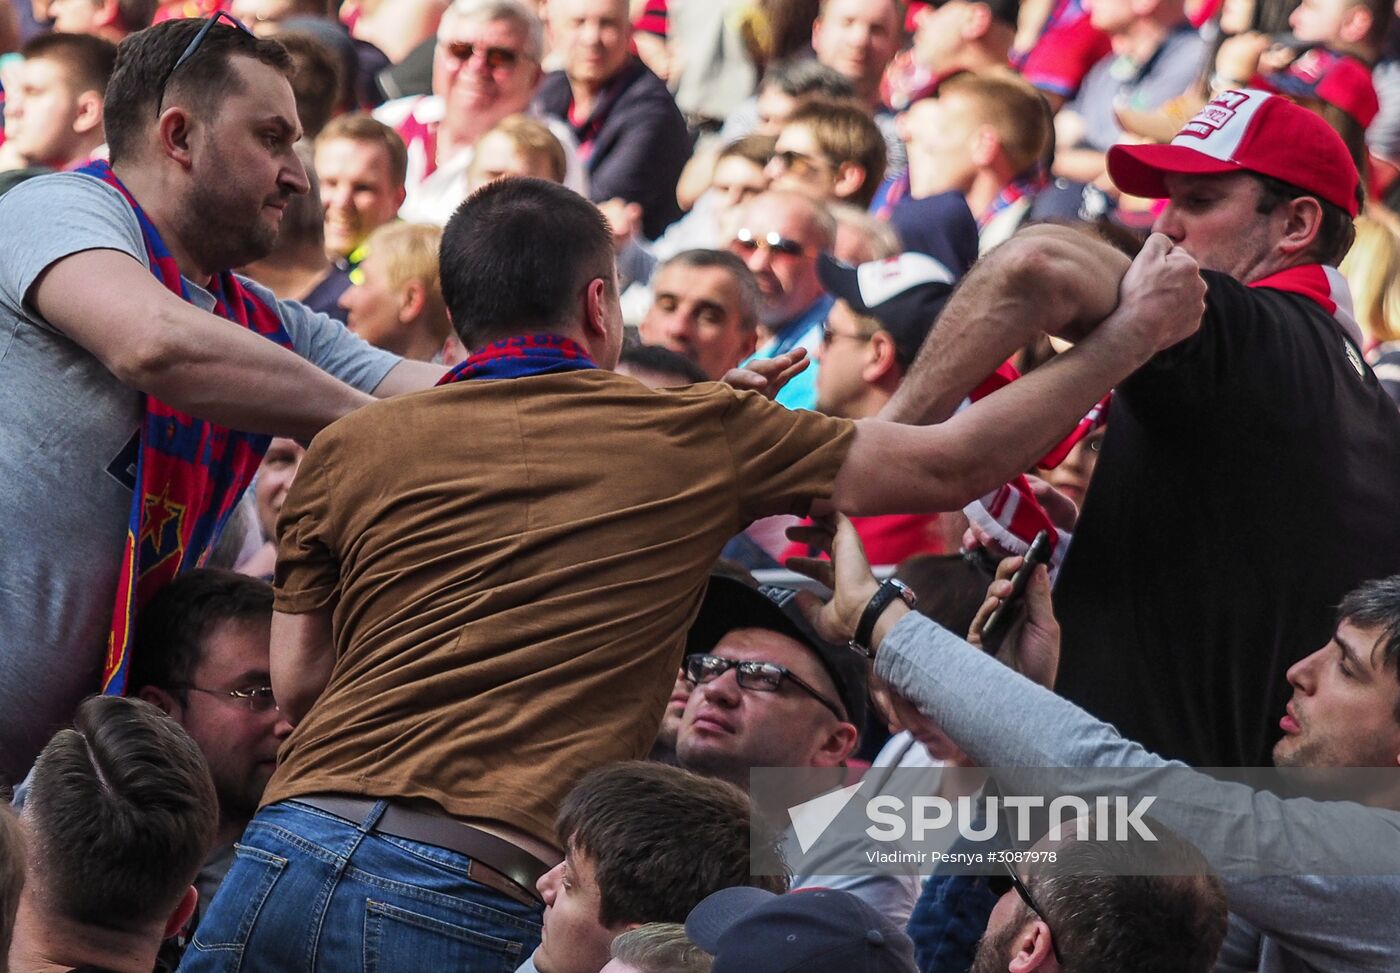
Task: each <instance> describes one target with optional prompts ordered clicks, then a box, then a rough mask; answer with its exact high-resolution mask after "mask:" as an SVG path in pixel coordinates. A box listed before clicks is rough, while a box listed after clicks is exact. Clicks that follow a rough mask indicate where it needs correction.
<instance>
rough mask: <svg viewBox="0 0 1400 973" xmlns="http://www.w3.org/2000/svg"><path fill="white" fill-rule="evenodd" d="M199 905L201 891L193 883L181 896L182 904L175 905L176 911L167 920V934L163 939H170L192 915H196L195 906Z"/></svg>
mask: <svg viewBox="0 0 1400 973" xmlns="http://www.w3.org/2000/svg"><path fill="white" fill-rule="evenodd" d="M197 905H199V891H198V890H197V889H196V888H195V887H194V886H193V885H191V886H190V887H189V888H187V889H185V894H184V895H183V896H181V897H180V904H179V905H177V906H176V907H175V911H174V912H172V913H170V918H169V919H167V920H165V935H164V936H162V937H161V938H162V939H169V938H170V937H171V936H173V935H175V934H176V933H177V932H179V931H180V930H181V929H184V928H185V925H186V924H187V923H188V922H189V921H190V916H192V915H194V907H195V906H197Z"/></svg>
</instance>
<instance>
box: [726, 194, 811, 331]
mask: <svg viewBox="0 0 1400 973" xmlns="http://www.w3.org/2000/svg"><path fill="white" fill-rule="evenodd" d="M835 243H836V221H835V220H834V219H832V216H831V213H830V212H828V210H827V208H826V206H825V205H824V204H822V203H820V202H818V201H816V200H814V199H811V198H809V197H807V196H803V195H801V194H799V193H795V192H789V191H784V190H769V191H768V192H766V193H761V194H760V195H758V196H755V197H754V198H753V199H751V200H750V201H749V203H748V204H747V205H746V206H745V207H744V208H743V210H742V211H741V212H740V214H739V218H738V221H737V222H736V224H735V230H734V233H733V234H732V235H731V237H730V240H729V246H728V249H729V251H730V252H731V253H733V254H735V255H736V256H738V257H739V258H740V259H741V260H743V261H744V263H745V264H746V265H747V266H748V268H749V270H750V271H752V272H753V275H754V278H755V279H756V280H757V281H758V289H759V292H760V293H761V294H762V295H763V323H764V324H766V325H768V326H769V327H780V326H782V325H783V324H785V323H787V322H788V321H791V320H792V319H794V318H796V317H798V316H799V315H801V314H802V313H804V312H805V311H806V310H807V309H808V308H810V307H811V306H812V305H813V304H814V303H815V302H816V301H817V300H819V299H820V298H821V297H822V294H823V291H822V285H821V281H820V280H818V279H817V254H819V253H821V252H822V251H823V250H830V249H831V248H832V247H833V246H834V245H835Z"/></svg>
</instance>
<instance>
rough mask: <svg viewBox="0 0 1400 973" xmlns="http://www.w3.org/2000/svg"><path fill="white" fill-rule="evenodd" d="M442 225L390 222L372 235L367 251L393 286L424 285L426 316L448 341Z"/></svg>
mask: <svg viewBox="0 0 1400 973" xmlns="http://www.w3.org/2000/svg"><path fill="white" fill-rule="evenodd" d="M441 245H442V228H441V227H437V226H431V225H429V224H427V223H402V222H393V223H386V224H384V225H383V226H381V227H380V228H379V229H377V230H375V231H374V232H373V233H371V234H370V236H369V241H368V244H367V250H368V252H369V254H370V255H371V259H373V260H374V261H375V262H376V263H378V264H379V265H380V266H381V267H382V268H384V276H385V277H386V278H387V279H388V282H389V287H390V289H392V290H394V291H399V290H402V289H403V288H404V287H405V286H406V285H408V284H409V283H410V282H411V281H418V282H419V283H421V284H422V285H423V290H424V293H425V295H426V297H427V305H426V306H425V308H424V312H423V313H424V318H425V320H427V321H428V322H429V325H430V327H431V331H432V335H433V337H434V338H437V339H440V340H443V341H445V340H447V336H448V335H449V334H451V333H452V325H451V323H450V321H449V320H448V317H447V309H446V304H444V302H443V299H442V277H441V274H440V273H439V270H438V249H439V247H440V246H441Z"/></svg>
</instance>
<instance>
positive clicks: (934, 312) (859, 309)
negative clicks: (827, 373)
mask: <svg viewBox="0 0 1400 973" xmlns="http://www.w3.org/2000/svg"><path fill="white" fill-rule="evenodd" d="M817 276H818V277H819V278H821V282H822V286H823V287H824V288H826V292H827V293H828V294H830V295H831V296H832V297H836V298H839V299H840V300H843V301H845V302H846V303H847V304H849V305H850V306H851V310H853V311H855V312H856V313H857V314H864V315H868V316H869V317H872V318H874V319H875V320H877V321H879V322H880V326H881V327H882V328H884V329H885V330H886V331H888V332H889V333H890V336H891V337H893V338H894V345H895V350H896V351H897V352H898V353H899V358H900V360H901V361H902V362H904V363H905V364H906V365H907V364H908V363H909V362H912V361H913V360H914V356H915V355H917V354H918V352H919V346H920V345H922V344H923V343H924V338H925V337H926V336H927V335H928V333H929V330H930V329H931V328H932V327H933V322H934V320H935V319H936V318H937V317H938V315H939V313H940V312H941V311H942V310H943V305H944V304H945V303H947V301H948V295H949V294H951V293H952V292H953V285H954V284H955V283H956V282H957V277H956V276H954V274H953V272H952V271H950V270H949V269H948V268H947V267H945V266H943V264H941V263H939V262H938V261H937V260H935V259H934V258H933V257H930V256H929V255H928V254H926V253H915V252H909V253H901V254H899V255H897V256H894V257H887V258H886V259H884V260H872V261H871V262H869V263H864V264H861V265H860V266H859V267H852V266H851V265H850V264H847V263H842V262H841V261H839V260H837V259H835V258H834V257H831V256H828V255H827V254H824V253H823V254H821V255H819V256H818V257H817Z"/></svg>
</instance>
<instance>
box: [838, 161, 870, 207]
mask: <svg viewBox="0 0 1400 973" xmlns="http://www.w3.org/2000/svg"><path fill="white" fill-rule="evenodd" d="M865 176H866V173H865V166H860V165H856V164H855V163H854V162H843V163H841V166H840V168H838V169H837V170H836V183H835V185H834V186H832V189H831V191H832V194H833V195H835V196H836V197H837V198H838V199H845V198H846V197H847V196H850V195H852V194H854V193H855V192H856V190H858V189H860V187H861V186H863V185H865Z"/></svg>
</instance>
